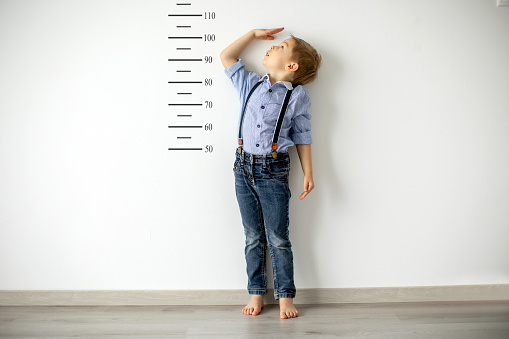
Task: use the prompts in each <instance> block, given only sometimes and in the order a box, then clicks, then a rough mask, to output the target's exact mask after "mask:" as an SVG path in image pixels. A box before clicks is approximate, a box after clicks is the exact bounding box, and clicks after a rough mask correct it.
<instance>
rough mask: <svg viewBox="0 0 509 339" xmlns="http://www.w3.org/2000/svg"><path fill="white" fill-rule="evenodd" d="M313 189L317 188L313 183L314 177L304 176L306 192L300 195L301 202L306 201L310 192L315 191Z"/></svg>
mask: <svg viewBox="0 0 509 339" xmlns="http://www.w3.org/2000/svg"><path fill="white" fill-rule="evenodd" d="M313 188H315V184H314V182H313V177H312V176H306V175H305V176H304V192H302V194H301V195H300V200H302V199H304V198H305V197H306V195H308V193H309V192H311V190H313Z"/></svg>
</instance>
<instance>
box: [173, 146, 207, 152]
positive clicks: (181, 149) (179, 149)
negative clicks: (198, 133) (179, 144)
mask: <svg viewBox="0 0 509 339" xmlns="http://www.w3.org/2000/svg"><path fill="white" fill-rule="evenodd" d="M168 151H203V148H201V147H200V148H168Z"/></svg>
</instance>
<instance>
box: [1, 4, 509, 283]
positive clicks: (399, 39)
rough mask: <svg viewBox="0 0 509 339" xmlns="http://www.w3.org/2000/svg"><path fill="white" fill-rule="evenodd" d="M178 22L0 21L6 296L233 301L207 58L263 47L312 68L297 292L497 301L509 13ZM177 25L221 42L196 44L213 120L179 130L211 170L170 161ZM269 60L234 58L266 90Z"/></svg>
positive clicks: (230, 127)
mask: <svg viewBox="0 0 509 339" xmlns="http://www.w3.org/2000/svg"><path fill="white" fill-rule="evenodd" d="M192 2H193V5H192V6H191V8H186V9H181V8H177V7H176V6H175V3H174V2H168V1H155V0H152V1H141V0H140V1H120V0H117V1H111V0H110V1H98V0H95V1H77V0H74V1H56V0H55V1H13V0H11V1H2V2H0V46H1V52H0V110H1V112H0V224H1V227H0V289H1V290H15V289H20V290H21V289H34V290H37V289H76V290H80V289H230V288H234V289H237V288H239V289H241V288H245V286H246V276H245V266H244V257H243V246H244V238H243V237H244V234H243V230H242V225H241V222H240V214H239V212H238V208H237V204H236V200H235V193H234V186H233V174H232V165H233V155H234V149H235V147H236V136H235V133H236V131H235V127H236V124H237V115H238V111H237V110H238V102H237V101H236V100H237V99H236V94H235V90H234V89H233V87H232V86H231V85H230V83H229V80H228V79H227V78H226V77H225V76H224V74H223V70H222V68H221V64H220V62H219V60H218V59H219V58H218V55H219V52H220V51H221V50H222V49H223V48H224V47H226V46H227V45H228V44H229V43H230V42H231V41H233V40H234V39H236V38H237V37H239V36H240V35H242V34H244V33H245V32H246V31H248V30H249V29H251V28H257V27H277V26H285V27H286V31H285V33H293V34H294V35H296V36H299V37H302V38H304V39H305V40H308V41H309V42H311V43H312V44H313V45H314V46H315V47H316V48H317V49H318V50H319V51H320V52H321V54H322V56H323V59H324V64H323V68H322V69H321V73H320V77H319V79H318V81H317V82H316V83H314V84H312V85H310V86H308V89H309V91H310V93H311V96H312V100H313V101H312V102H313V104H312V107H311V114H312V115H313V119H312V124H313V137H314V144H313V164H314V178H315V184H316V189H315V190H314V191H313V192H312V193H311V194H310V195H309V196H308V197H307V198H305V199H304V200H303V201H299V200H298V195H299V194H300V192H301V191H302V187H301V186H302V184H301V181H302V172H301V169H300V164H299V161H298V157H297V154H296V152H295V150H294V149H293V150H292V152H291V156H292V168H293V169H292V172H291V189H292V193H293V198H292V202H291V219H290V220H291V222H290V225H291V226H290V227H291V231H290V235H291V239H292V242H293V249H294V256H295V271H296V284H297V287H298V288H302V287H363V286H380V287H382V286H422V285H457V284H496V283H509V246H507V240H508V239H509V227H508V226H509V209H508V208H507V207H508V205H509V176H508V173H509V157H508V155H509V133H508V132H509V100H508V93H509V39H508V35H507V33H508V32H509V8H498V7H496V0H448V1H415V0H411V1H409V0H384V1H381V0H371V1H356V0H342V1H332V0H331V1H313V2H310V1H304V0H302V1H293V2H292V5H291V6H288V4H289V3H288V2H283V1H281V2H275V1H265V0H263V1H259V2H258V3H257V5H256V6H253V5H250V4H251V3H250V2H242V3H239V2H238V1H228V0H223V1H214V2H209V1H197V0H192ZM248 4H249V5H248ZM268 9H270V10H268ZM191 10H192V11H195V12H196V11H197V12H204V11H214V12H215V13H216V19H215V20H211V21H208V22H207V21H205V20H203V19H196V21H195V24H193V25H194V26H193V28H191V30H192V32H193V33H196V34H199V35H201V34H203V33H204V32H205V33H207V32H209V33H214V34H215V35H216V41H215V42H214V43H210V44H208V45H205V44H204V43H198V42H197V43H195V45H193V46H195V49H194V52H196V53H197V54H200V57H201V56H202V55H212V56H213V57H214V58H215V59H214V62H213V64H212V65H207V66H206V65H204V64H203V65H200V66H199V67H197V72H196V74H197V75H200V76H202V75H205V74H207V76H210V77H211V78H213V80H214V83H213V86H212V87H210V88H207V89H205V88H204V87H201V88H200V90H199V91H197V93H196V94H195V99H197V100H198V101H200V100H208V99H212V100H213V101H214V108H213V109H212V110H210V111H206V112H205V111H199V112H198V113H197V114H196V115H195V117H194V118H193V119H195V121H198V122H200V123H205V122H212V123H213V126H214V129H213V131H212V132H209V133H208V134H205V133H196V134H195V139H193V143H196V145H198V146H203V145H205V144H212V145H213V147H214V151H213V153H211V154H206V153H204V152H176V151H173V152H172V151H168V150H167V148H168V147H172V146H175V145H178V144H180V143H181V142H182V143H185V142H188V141H181V140H179V141H178V142H177V141H176V139H175V137H176V134H175V132H174V131H170V130H169V129H168V128H167V126H168V125H170V124H175V123H179V122H182V118H176V117H175V114H174V113H173V112H172V111H170V110H169V108H168V106H167V104H168V102H169V101H170V100H176V96H175V91H174V88H170V87H169V85H168V83H167V81H169V80H171V79H176V78H178V77H180V76H183V75H180V74H179V75H175V74H176V73H175V66H173V65H171V64H169V63H168V61H167V59H168V58H170V57H172V56H175V53H176V52H175V51H174V47H175V46H174V43H173V42H171V41H169V40H168V39H167V36H169V35H170V34H175V30H176V28H175V22H176V21H171V19H169V18H168V16H167V14H168V13H171V12H177V11H180V12H186V11H191ZM303 16H306V17H307V20H306V22H303V20H302V17H303ZM282 39H284V36H281V38H280V39H279V38H278V41H280V40H282ZM269 45H270V42H262V41H257V42H255V43H254V44H253V45H252V46H250V47H249V48H248V50H246V53H245V54H244V55H243V56H242V58H243V59H244V60H245V62H246V64H247V65H248V66H250V67H251V68H252V69H255V70H257V71H259V72H262V73H264V70H263V69H262V67H261V63H260V62H261V59H262V56H263V52H264V51H265V50H266V49H267V48H268V46H269ZM183 53H187V52H183ZM185 76H187V75H185ZM179 119H180V120H179Z"/></svg>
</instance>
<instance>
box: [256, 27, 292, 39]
mask: <svg viewBox="0 0 509 339" xmlns="http://www.w3.org/2000/svg"><path fill="white" fill-rule="evenodd" d="M284 29H285V28H284V27H281V28H270V29H253V32H254V35H255V37H256V38H258V39H261V40H274V37H273V36H272V34H277V33H279V32H281V31H282V30H284Z"/></svg>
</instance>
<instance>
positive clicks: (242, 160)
mask: <svg viewBox="0 0 509 339" xmlns="http://www.w3.org/2000/svg"><path fill="white" fill-rule="evenodd" d="M240 164H241V165H243V164H244V150H241V152H240Z"/></svg>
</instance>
